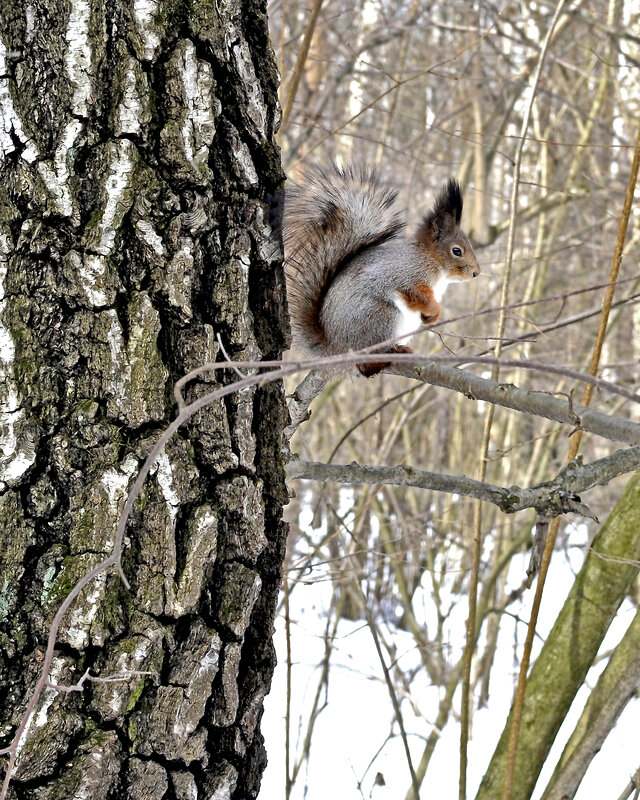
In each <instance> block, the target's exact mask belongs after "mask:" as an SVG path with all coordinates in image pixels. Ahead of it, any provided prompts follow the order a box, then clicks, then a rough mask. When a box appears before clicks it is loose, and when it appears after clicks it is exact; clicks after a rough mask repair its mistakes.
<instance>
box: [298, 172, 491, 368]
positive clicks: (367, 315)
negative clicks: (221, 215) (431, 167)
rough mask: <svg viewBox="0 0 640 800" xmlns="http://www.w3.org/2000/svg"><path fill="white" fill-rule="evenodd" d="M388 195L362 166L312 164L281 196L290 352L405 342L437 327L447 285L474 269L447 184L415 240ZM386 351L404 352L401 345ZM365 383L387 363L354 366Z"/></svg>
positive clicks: (454, 192) (456, 200)
mask: <svg viewBox="0 0 640 800" xmlns="http://www.w3.org/2000/svg"><path fill="white" fill-rule="evenodd" d="M396 197H397V192H396V191H395V190H394V189H393V188H391V187H389V186H386V185H384V184H383V183H382V182H381V181H380V179H379V178H378V176H377V174H376V172H375V171H374V170H371V169H367V168H365V167H358V166H355V165H349V166H345V167H339V166H337V165H333V166H331V167H329V168H326V169H323V168H321V167H314V168H312V169H310V170H309V171H308V172H307V173H306V176H305V183H304V184H303V185H298V186H296V185H294V186H292V187H291V188H288V189H287V192H286V194H285V199H284V215H283V242H284V254H285V275H286V282H287V295H288V302H289V310H290V317H291V327H292V333H293V344H294V347H295V348H297V349H299V350H301V351H302V352H304V353H306V354H308V355H311V356H329V355H336V354H339V353H346V352H348V351H349V350H359V349H360V348H363V347H370V346H373V345H376V344H379V343H380V342H384V341H386V340H388V339H394V338H398V337H406V336H407V334H410V333H414V332H415V331H416V329H417V328H418V327H419V326H420V325H421V324H422V323H426V324H430V323H433V322H436V320H437V319H438V317H439V316H440V300H441V299H442V296H443V294H444V291H445V289H446V287H447V285H448V284H449V283H451V282H453V281H463V280H467V279H469V278H475V277H476V276H477V275H479V274H480V267H479V266H478V261H477V260H476V256H475V253H474V252H473V248H472V247H471V244H470V242H469V239H468V238H467V236H466V234H465V233H464V232H463V231H462V229H461V228H460V218H461V215H462V193H461V191H460V185H459V184H458V182H457V181H456V180H453V179H452V180H449V181H448V182H447V183H446V184H445V185H444V186H443V188H442V189H441V191H440V193H439V194H438V195H437V197H436V201H435V203H434V206H433V209H432V210H431V211H430V212H429V213H428V214H427V215H426V216H425V217H424V219H423V220H422V223H421V224H420V226H419V227H418V230H417V231H416V233H415V236H414V237H413V238H412V239H409V240H404V241H403V240H399V241H398V240H396V237H397V236H398V234H399V232H400V231H401V230H402V229H403V228H404V221H403V218H402V214H401V212H400V210H399V209H398V207H397V204H396ZM384 352H386V353H410V352H412V351H411V349H410V348H409V347H407V346H406V345H402V344H396V345H391V346H387V347H386V349H384ZM357 366H358V369H359V370H360V372H361V373H362V374H364V375H367V376H370V375H374V374H376V373H378V372H380V371H381V370H382V369H384V368H385V367H386V366H388V362H380V363H375V364H359V365H357Z"/></svg>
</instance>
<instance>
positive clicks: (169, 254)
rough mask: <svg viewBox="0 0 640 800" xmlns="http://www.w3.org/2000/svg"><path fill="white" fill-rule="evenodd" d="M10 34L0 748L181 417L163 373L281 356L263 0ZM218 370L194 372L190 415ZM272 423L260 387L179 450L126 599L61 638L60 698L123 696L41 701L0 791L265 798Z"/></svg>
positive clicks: (4, 90) (6, 5)
mask: <svg viewBox="0 0 640 800" xmlns="http://www.w3.org/2000/svg"><path fill="white" fill-rule="evenodd" d="M0 40H1V43H0V89H1V91H0V98H1V99H0V114H2V117H3V119H2V120H1V123H2V124H0V158H1V159H2V161H1V162H0V166H1V170H2V171H1V176H2V183H1V187H2V188H1V190H0V196H1V203H0V279H1V283H2V301H1V302H2V308H1V310H0V368H1V370H2V382H1V383H0V400H1V401H2V404H3V415H2V431H1V437H2V438H1V440H0V479H1V480H2V484H0V489H1V494H0V518H1V526H0V530H1V533H0V557H1V559H2V562H3V563H2V573H1V574H2V583H1V585H0V648H1V649H0V655H1V658H2V671H1V675H2V679H1V684H0V685H1V691H2V695H1V698H2V712H1V714H2V727H1V728H0V730H1V733H2V737H3V742H4V744H6V745H7V746H8V745H9V744H10V743H11V741H12V739H13V737H14V734H15V731H16V729H17V725H18V723H19V721H20V718H21V717H22V716H23V714H24V710H25V708H26V705H27V702H28V700H29V697H30V696H31V694H32V693H33V688H34V686H35V684H36V682H37V680H38V678H39V676H40V664H41V662H42V660H43V655H44V651H45V647H46V640H47V636H48V630H49V626H50V624H51V621H52V618H53V615H54V614H55V612H56V610H57V609H58V608H59V606H60V603H61V601H62V600H63V599H64V597H66V596H67V595H68V593H69V591H70V590H71V588H72V587H73V586H74V585H75V583H76V582H77V581H78V579H79V578H80V577H81V576H82V575H83V574H85V573H86V572H87V571H88V570H89V569H90V568H91V567H93V566H95V565H96V564H97V563H99V562H100V561H101V560H103V559H104V558H105V556H107V555H108V554H109V552H110V551H111V548H112V547H113V542H114V534H115V528H116V524H117V521H118V518H119V515H120V513H121V510H122V507H123V504H124V499H125V496H126V493H127V489H128V487H129V486H130V484H131V482H132V480H133V479H134V477H135V475H136V473H137V471H138V470H139V468H140V465H141V463H142V460H143V458H144V456H145V455H146V453H147V452H148V451H149V449H150V446H151V445H152V444H153V442H154V441H156V440H157V439H158V437H159V435H160V433H161V431H162V430H163V429H164V428H166V427H167V425H168V423H169V421H170V420H171V419H172V418H173V417H174V416H175V409H174V403H173V395H172V388H173V384H174V382H175V381H176V380H177V378H179V377H181V376H182V375H183V374H184V373H185V372H187V371H188V370H190V369H193V368H195V367H197V366H199V365H200V364H202V363H205V362H207V361H214V360H223V358H224V357H225V355H224V354H228V355H229V357H231V358H234V359H249V358H251V359H254V358H262V357H264V358H277V357H279V354H280V351H281V349H282V347H283V345H284V343H285V342H284V335H283V331H284V329H285V323H284V320H283V316H282V313H283V312H282V295H283V281H282V275H281V270H280V263H279V259H280V251H279V247H278V246H277V245H274V243H273V241H272V240H271V230H270V227H269V224H268V215H267V211H266V208H267V205H266V200H267V198H268V196H270V195H272V194H273V193H275V192H276V190H277V187H278V185H279V184H280V183H281V180H282V173H281V170H280V165H279V156H278V152H277V150H276V148H275V146H274V144H273V133H274V126H275V124H276V116H275V109H276V84H277V82H276V72H275V68H274V65H273V60H272V55H271V51H270V47H269V41H268V36H267V28H266V12H265V7H264V4H263V3H261V2H259V0H242V2H240V0H235V2H234V0H230V1H229V2H225V3H214V2H213V1H212V0H195V2H193V3H182V2H178V1H177V0H167V2H162V3H160V2H156V0H113V2H110V3H108V4H105V3H103V2H100V1H99V0H66V1H65V2H62V0H47V1H46V2H43V0H34V2H31V3H27V4H25V3H20V2H17V1H16V0H3V2H2V5H1V7H0ZM2 62H4V63H2ZM223 348H224V353H223ZM234 378H235V376H234V375H233V373H231V374H224V373H221V372H216V373H215V374H214V373H210V374H209V375H208V376H205V377H203V378H200V379H199V382H196V383H194V384H192V385H191V388H190V389H189V390H188V391H187V393H186V399H187V400H188V399H190V398H191V399H192V398H194V397H196V396H198V395H199V394H201V393H203V392H205V391H211V389H212V384H213V382H214V381H223V382H231V381H232V380H233V379H234ZM284 417H285V410H284V404H283V393H282V388H281V387H280V386H279V385H277V384H272V385H271V386H269V387H266V388H260V389H257V390H255V391H253V390H249V391H245V392H244V393H242V394H234V395H231V396H229V397H227V398H225V399H224V401H219V402H217V403H216V404H213V405H210V406H208V407H207V408H205V409H203V410H202V411H200V412H198V414H197V415H196V416H195V417H193V418H192V420H191V422H190V423H188V424H187V425H185V426H184V427H183V428H182V429H181V430H180V431H179V432H178V433H177V434H176V435H175V436H174V437H173V439H172V440H171V442H170V443H169V445H168V446H167V447H166V449H165V451H164V452H163V453H162V454H161V456H160V457H159V458H158V460H157V464H156V466H155V467H154V470H153V472H152V475H151V476H150V478H149V479H148V480H147V482H146V484H145V487H144V489H143V492H142V494H141V495H140V497H139V499H138V501H137V503H136V507H135V513H134V515H133V519H132V520H131V521H130V523H129V527H128V529H127V533H126V537H127V538H126V540H125V551H124V558H123V568H124V573H125V575H126V576H127V578H128V580H129V582H130V584H131V589H130V590H127V588H126V587H125V585H124V583H123V582H122V581H121V579H120V577H119V576H118V574H117V572H116V570H109V571H108V572H106V573H103V574H102V575H101V576H99V577H98V578H96V579H95V580H94V581H93V582H91V583H90V585H89V586H88V587H87V588H86V589H85V590H84V591H83V593H82V595H81V596H80V598H79V599H78V601H76V602H75V604H74V605H73V607H72V609H71V611H70V612H69V613H68V614H67V615H66V617H65V619H64V621H63V624H62V626H61V628H60V631H59V635H58V638H57V645H56V651H55V655H54V659H53V662H52V667H51V671H50V680H51V682H52V683H57V684H65V685H70V684H75V683H76V682H77V681H78V680H79V679H80V678H81V676H82V675H83V674H84V673H85V672H86V671H87V670H89V671H90V673H89V674H90V675H91V676H100V677H102V678H105V677H107V676H117V680H114V681H112V682H95V681H90V682H85V683H83V685H82V688H81V690H80V691H74V692H61V691H57V690H54V689H51V688H48V689H45V691H44V692H43V694H42V696H41V697H40V700H39V702H38V705H37V707H36V711H35V713H34V714H33V715H32V717H31V720H30V724H29V727H28V730H27V734H26V737H23V740H22V742H21V747H20V751H19V754H18V757H17V760H16V763H15V770H14V774H13V776H12V780H11V784H10V788H9V796H10V797H15V798H27V797H28V798H35V800H53V799H54V798H72V797H75V798H80V797H91V798H92V800H102V798H104V799H105V800H106V799H107V798H129V800H136V799H137V798H140V800H142V798H145V800H161V798H167V799H169V798H172V799H173V798H176V799H177V800H187V798H188V799H189V800H191V799H192V798H200V797H203V798H204V797H207V798H210V797H216V798H234V799H236V798H250V797H256V796H257V793H258V788H259V785H260V778H261V774H262V771H263V769H264V766H265V752H264V747H263V743H262V737H261V734H260V731H259V722H260V717H261V713H262V701H263V698H264V696H265V694H266V693H267V691H268V689H269V683H270V680H271V675H272V672H273V667H274V654H273V649H272V644H271V632H272V626H273V619H274V614H275V604H276V597H277V592H278V588H279V584H280V578H281V564H282V559H283V555H284V543H285V536H286V529H285V526H284V524H283V523H282V522H281V507H282V504H283V503H284V502H286V490H285V485H284V478H283V474H284V473H283V469H282V456H281V437H280V431H281V429H282V427H283V424H284ZM122 673H133V674H129V675H128V676H127V675H124V676H123V675H122ZM140 673H151V674H140ZM5 763H6V760H5Z"/></svg>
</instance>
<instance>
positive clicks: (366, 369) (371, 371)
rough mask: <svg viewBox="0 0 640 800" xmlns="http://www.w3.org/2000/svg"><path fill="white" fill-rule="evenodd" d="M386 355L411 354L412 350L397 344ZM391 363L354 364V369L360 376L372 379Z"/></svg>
mask: <svg viewBox="0 0 640 800" xmlns="http://www.w3.org/2000/svg"><path fill="white" fill-rule="evenodd" d="M387 352H388V353H413V350H412V349H411V348H410V347H406V346H405V345H403V344H397V345H396V346H395V347H393V348H392V349H391V350H388V351H387ZM391 363H392V362H391V361H375V362H374V363H373V364H356V367H357V368H358V370H359V371H360V374H361V375H364V377H365V378H373V376H374V375H377V374H378V373H380V372H382V370H383V369H386V368H387V367H389V366H391Z"/></svg>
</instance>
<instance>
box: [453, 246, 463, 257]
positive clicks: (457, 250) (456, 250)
mask: <svg viewBox="0 0 640 800" xmlns="http://www.w3.org/2000/svg"><path fill="white" fill-rule="evenodd" d="M451 252H452V253H453V255H454V256H457V257H458V258H460V256H461V255H462V250H461V249H460V248H459V247H452V248H451Z"/></svg>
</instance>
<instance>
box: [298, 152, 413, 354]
mask: <svg viewBox="0 0 640 800" xmlns="http://www.w3.org/2000/svg"><path fill="white" fill-rule="evenodd" d="M396 194H397V193H396V192H395V191H394V190H393V189H390V188H389V187H388V186H384V185H382V184H381V183H380V181H379V179H378V177H377V175H376V172H375V171H374V170H371V169H367V168H365V167H357V166H347V167H344V168H342V167H338V166H336V165H333V166H331V167H329V168H321V167H313V168H311V169H309V170H307V171H306V172H305V174H304V182H303V183H302V184H301V185H293V186H288V187H287V190H286V192H285V202H284V219H283V240H284V253H285V270H286V275H287V294H288V302H289V313H290V317H291V327H292V329H293V337H294V344H295V345H296V346H297V347H298V348H300V349H302V350H303V351H305V352H307V353H312V354H313V353H315V354H320V353H322V352H324V351H325V335H324V331H323V329H322V325H321V321H320V312H321V309H322V301H323V299H324V296H325V293H326V291H327V288H328V287H329V285H330V284H331V281H332V280H333V279H334V278H335V276H336V275H337V274H338V272H340V270H341V269H342V268H344V267H345V266H346V265H347V264H348V263H349V261H350V260H351V259H352V258H353V257H354V256H356V255H357V254H358V253H361V252H362V251H363V250H366V249H367V248H369V247H372V246H375V245H379V244H381V243H382V242H385V241H387V240H388V239H392V238H393V237H394V236H396V234H397V233H398V232H399V231H400V230H401V229H402V228H403V226H404V222H403V219H402V214H401V212H400V210H399V209H398V207H397V205H396Z"/></svg>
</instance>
